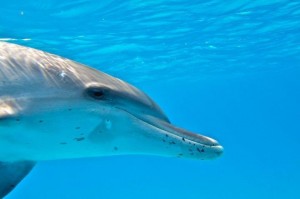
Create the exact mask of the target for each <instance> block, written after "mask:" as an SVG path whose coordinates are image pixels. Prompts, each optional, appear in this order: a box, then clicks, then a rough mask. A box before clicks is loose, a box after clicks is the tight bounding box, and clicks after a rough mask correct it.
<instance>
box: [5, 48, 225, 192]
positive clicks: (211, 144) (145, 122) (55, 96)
mask: <svg viewBox="0 0 300 199" xmlns="http://www.w3.org/2000/svg"><path fill="white" fill-rule="evenodd" d="M222 151H223V148H222V147H221V146H220V145H219V144H218V142H217V141H215V140H213V139H211V138H208V137H205V136H202V135H199V134H195V133H191V132H188V131H186V130H183V129H180V128H177V127H175V126H173V125H171V124H170V122H169V120H168V118H167V117H166V116H165V115H164V113H163V112H162V110H161V109H160V108H159V107H158V106H157V105H156V104H155V103H154V102H153V101H152V100H151V99H150V98H149V97H148V96H147V95H146V94H144V93H143V92H141V91H140V90H138V89H137V88H135V87H133V86H131V85H129V84H128V83H126V82H124V81H122V80H120V79H117V78H114V77H112V76H109V75H107V74H105V73H102V72H100V71H97V70H95V69H92V68H90V67H87V66H84V65H82V64H79V63H76V62H73V61H71V60H68V59H65V58H62V57H59V56H56V55H52V54H49V53H45V52H43V51H39V50H35V49H32V48H27V47H23V46H19V45H15V44H10V43H5V42H0V198H2V197H4V196H5V195H6V194H7V193H9V192H10V191H11V190H12V189H13V188H14V187H15V186H16V185H17V183H18V182H19V181H21V180H22V178H23V177H24V176H26V174H27V173H28V172H29V171H30V170H31V168H32V167H33V166H34V164H35V162H37V161H43V160H54V159H67V158H82V157H97V156H108V155H120V154H149V155H160V156H169V157H182V158H194V159H212V158H215V157H218V156H220V154H221V153H222Z"/></svg>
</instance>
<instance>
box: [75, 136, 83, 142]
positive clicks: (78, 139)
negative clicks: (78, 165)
mask: <svg viewBox="0 0 300 199" xmlns="http://www.w3.org/2000/svg"><path fill="white" fill-rule="evenodd" d="M84 139H85V138H84V137H79V138H74V140H76V141H78V142H80V141H82V140H84Z"/></svg>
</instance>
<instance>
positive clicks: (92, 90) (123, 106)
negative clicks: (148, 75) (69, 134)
mask: <svg viewBox="0 0 300 199" xmlns="http://www.w3.org/2000/svg"><path fill="white" fill-rule="evenodd" d="M92 73H93V74H97V77H96V76H95V77H94V78H93V79H92V80H90V81H85V83H84V86H83V87H82V90H81V91H80V92H81V96H82V99H83V100H84V101H85V104H86V106H87V107H88V110H89V111H90V112H92V114H93V115H95V116H96V117H97V118H98V124H97V125H96V128H95V130H94V131H93V132H91V133H90V135H89V139H90V141H91V142H92V143H93V144H95V145H99V148H100V150H101V151H104V152H103V153H105V154H109V155H111V154H151V155H160V156H171V157H182V158H194V159H213V158H216V157H218V156H220V155H221V154H222V151H223V148H222V146H221V145H220V144H219V143H218V142H217V141H216V140H214V139H212V138H209V137H206V136H203V135H200V134H196V133H192V132H189V131H187V130H184V129H181V128H178V127H176V126H174V125H172V124H171V123H170V121H169V119H168V118H167V116H166V115H165V114H164V113H163V111H162V110H161V109H160V108H159V107H158V105H157V104H156V103H155V102H154V101H153V100H151V99H150V98H149V97H148V96H147V95H146V94H145V93H143V92H142V91H140V90H138V89H137V88H135V87H133V86H131V85H130V84H128V83H126V82H124V81H122V80H119V79H117V78H114V77H111V76H109V75H106V74H104V73H101V72H99V71H94V70H92ZM103 148H105V149H103Z"/></svg>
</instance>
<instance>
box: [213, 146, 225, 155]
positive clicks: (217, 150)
mask: <svg viewBox="0 0 300 199" xmlns="http://www.w3.org/2000/svg"><path fill="white" fill-rule="evenodd" d="M214 149H215V154H216V155H217V156H221V155H222V154H223V152H224V148H223V147H222V146H221V145H217V146H214Z"/></svg>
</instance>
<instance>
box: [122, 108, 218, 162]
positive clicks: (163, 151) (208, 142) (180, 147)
mask: <svg viewBox="0 0 300 199" xmlns="http://www.w3.org/2000/svg"><path fill="white" fill-rule="evenodd" d="M121 111H123V112H124V113H126V114H127V115H128V117H129V118H130V120H131V122H130V123H131V124H133V126H132V128H133V129H136V132H137V134H139V135H135V139H137V140H136V142H135V144H136V145H134V144H131V147H130V149H128V151H127V153H130V154H150V155H159V156H169V157H182V158H192V159H201V160H205V159H214V158H217V157H219V156H220V155H221V154H222V153H223V147H222V146H221V145H220V144H219V143H218V142H217V141H216V140H214V139H212V138H209V137H206V136H202V135H199V134H195V133H191V132H188V131H186V130H183V129H180V128H177V127H174V126H172V125H171V124H170V123H168V122H166V121H162V120H160V119H157V118H153V117H151V116H148V115H141V114H139V115H137V114H135V113H130V112H129V111H127V110H124V109H121ZM138 139H140V140H138ZM127 142H128V143H130V141H127ZM139 142H140V143H143V144H142V146H139V145H140V144H138V143H139ZM146 143H147V144H146Z"/></svg>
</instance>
